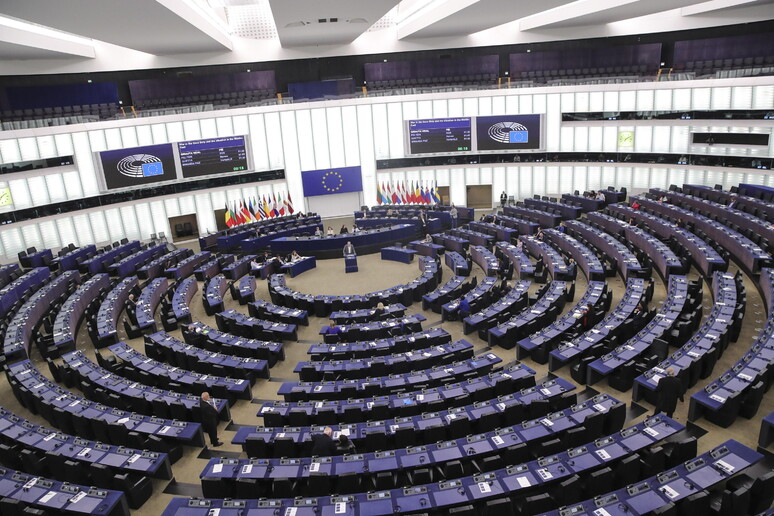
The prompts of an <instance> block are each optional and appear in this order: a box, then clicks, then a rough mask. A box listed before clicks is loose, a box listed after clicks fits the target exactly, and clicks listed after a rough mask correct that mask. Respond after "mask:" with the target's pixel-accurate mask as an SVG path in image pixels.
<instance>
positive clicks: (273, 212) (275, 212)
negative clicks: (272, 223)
mask: <svg viewBox="0 0 774 516" xmlns="http://www.w3.org/2000/svg"><path fill="white" fill-rule="evenodd" d="M271 195H272V197H273V199H271V216H272V217H279V210H278V209H277V196H276V195H274V194H273V193H272V194H271Z"/></svg>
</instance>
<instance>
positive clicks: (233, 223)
mask: <svg viewBox="0 0 774 516" xmlns="http://www.w3.org/2000/svg"><path fill="white" fill-rule="evenodd" d="M224 215H225V217H226V226H227V227H230V228H233V227H234V226H236V225H237V222H236V220H234V217H233V216H232V215H231V210H230V209H228V203H226V213H225V214H224Z"/></svg>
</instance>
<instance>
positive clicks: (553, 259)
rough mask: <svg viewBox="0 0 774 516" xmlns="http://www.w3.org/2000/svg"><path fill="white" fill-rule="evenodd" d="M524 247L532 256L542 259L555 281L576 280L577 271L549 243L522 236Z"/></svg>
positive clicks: (520, 238)
mask: <svg viewBox="0 0 774 516" xmlns="http://www.w3.org/2000/svg"><path fill="white" fill-rule="evenodd" d="M519 240H520V241H521V242H522V246H523V248H524V250H525V251H527V252H528V253H529V254H530V255H531V256H534V257H536V258H542V259H543V263H545V266H546V268H547V269H548V271H549V272H550V273H551V277H552V278H553V279H554V280H563V281H572V280H574V279H575V277H574V274H575V269H574V268H571V267H570V266H569V265H568V264H567V262H565V261H564V257H563V256H562V255H561V254H560V253H559V251H557V250H556V249H554V247H553V246H552V245H551V244H549V243H548V242H544V241H542V240H540V239H538V238H537V237H533V236H526V235H524V236H520V237H519Z"/></svg>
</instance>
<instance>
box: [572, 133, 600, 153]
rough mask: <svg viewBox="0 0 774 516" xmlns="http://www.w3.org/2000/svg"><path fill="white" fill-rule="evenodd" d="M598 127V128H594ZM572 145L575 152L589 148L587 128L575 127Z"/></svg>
mask: <svg viewBox="0 0 774 516" xmlns="http://www.w3.org/2000/svg"><path fill="white" fill-rule="evenodd" d="M595 129H599V128H595ZM574 147H575V151H576V152H585V151H587V150H589V128H588V127H576V128H575V135H574Z"/></svg>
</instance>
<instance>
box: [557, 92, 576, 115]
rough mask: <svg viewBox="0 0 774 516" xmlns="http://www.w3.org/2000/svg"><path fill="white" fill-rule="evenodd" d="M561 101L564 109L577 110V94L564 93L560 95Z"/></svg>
mask: <svg viewBox="0 0 774 516" xmlns="http://www.w3.org/2000/svg"><path fill="white" fill-rule="evenodd" d="M560 102H561V106H562V111H563V112H565V113H567V112H570V111H575V94H574V93H562V94H561V95H560Z"/></svg>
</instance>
